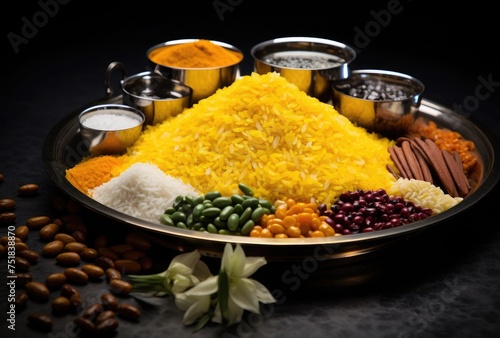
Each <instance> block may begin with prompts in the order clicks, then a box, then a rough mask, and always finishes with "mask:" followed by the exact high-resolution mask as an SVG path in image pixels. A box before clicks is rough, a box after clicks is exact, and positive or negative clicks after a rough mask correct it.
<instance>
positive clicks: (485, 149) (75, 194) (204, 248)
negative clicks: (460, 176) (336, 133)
mask: <svg viewBox="0 0 500 338" xmlns="http://www.w3.org/2000/svg"><path fill="white" fill-rule="evenodd" d="M121 102H122V98H121V96H114V97H107V98H105V99H102V100H97V101H95V102H92V104H91V105H94V104H104V103H121ZM89 106H90V105H89ZM85 108H87V106H86V107H82V108H81V109H78V110H76V111H74V112H72V113H70V114H69V115H68V116H67V117H66V118H64V119H62V120H61V121H60V122H59V123H57V124H56V125H55V126H54V127H53V129H52V130H51V131H50V132H49V134H48V136H47V138H46V139H45V142H44V144H43V150H42V161H43V166H44V168H45V170H46V172H47V174H48V175H49V177H50V178H51V180H52V181H53V182H54V184H55V185H56V186H57V187H58V188H60V189H61V190H62V191H63V192H65V193H66V194H67V195H69V197H71V198H73V199H74V200H76V201H77V202H79V203H81V204H82V205H83V206H85V207H87V208H89V209H91V210H93V211H95V212H97V213H99V214H102V215H104V216H105V217H107V218H110V219H113V220H115V221H118V222H121V223H125V224H127V225H129V226H131V227H133V228H135V229H137V230H138V231H141V232H144V233H145V234H147V235H149V236H150V237H151V238H154V239H155V240H156V241H157V242H159V243H160V244H161V245H163V246H165V247H167V248H169V249H173V250H178V251H190V250H194V249H198V250H199V251H200V253H201V254H202V255H205V256H211V257H221V255H222V252H223V249H224V245H225V244H226V243H227V242H230V243H240V244H241V245H242V246H243V248H244V249H245V252H246V253H247V255H257V256H265V257H266V259H267V260H268V261H274V262H293V261H303V260H304V259H306V258H308V257H312V258H314V259H316V260H318V261H320V260H321V261H330V262H333V261H336V262H338V261H339V260H341V261H346V260H345V259H347V258H350V259H353V258H354V259H357V258H359V257H362V256H367V255H368V256H373V255H372V254H374V253H376V252H378V251H380V250H381V249H383V248H386V247H390V246H392V245H393V244H395V243H399V242H401V241H404V240H405V239H408V238H409V237H411V236H414V235H415V234H417V233H421V232H422V231H424V230H426V229H429V228H431V227H434V226H437V225H440V224H443V223H445V222H449V221H450V220H451V219H452V218H454V217H456V216H457V215H459V214H460V213H463V212H464V211H465V210H467V209H468V208H470V207H471V206H473V205H475V204H476V203H478V202H479V201H481V199H482V198H483V197H485V196H486V195H487V194H488V193H489V192H490V191H491V190H492V189H493V187H494V186H495V185H496V184H497V183H498V181H499V179H500V162H499V159H498V156H497V154H496V153H495V149H498V143H497V142H498V141H497V140H496V139H495V138H493V137H492V136H491V135H488V134H487V132H486V130H484V129H482V128H479V127H478V126H477V125H476V124H474V123H473V122H471V121H470V120H468V119H467V118H465V117H464V116H462V115H460V114H458V113H456V112H454V111H452V110H450V109H448V108H446V107H444V106H442V105H439V104H437V103H434V102H431V101H428V100H426V99H423V100H422V103H421V106H420V110H419V115H420V116H421V117H423V118H424V119H426V120H429V121H430V120H432V121H435V122H436V123H437V125H438V126H440V127H443V128H448V129H451V130H455V131H457V132H459V133H460V134H461V135H462V136H463V137H464V138H466V139H469V140H471V141H472V142H474V144H475V146H476V152H477V155H478V159H479V160H478V165H477V167H476V169H475V170H474V171H473V173H472V176H471V177H470V178H471V179H472V180H473V181H475V182H476V184H475V188H474V191H473V192H472V193H471V194H469V195H468V196H467V197H466V198H465V199H464V200H463V201H462V202H460V203H459V204H457V205H456V206H454V207H452V208H450V209H449V210H447V211H445V212H442V213H440V214H438V215H435V216H432V217H430V218H427V219H424V220H421V221H417V222H413V223H411V224H407V225H403V226H399V227H396V228H392V229H386V230H380V231H375V232H368V233H361V234H353V235H346V236H335V237H325V238H303V239H300V238H297V239H295V238H293V239H292V238H288V239H275V238H268V239H266V238H251V237H247V236H230V235H219V234H210V233H202V232H197V231H193V230H184V229H178V228H174V227H167V226H165V225H162V224H156V223H152V222H149V221H145V220H142V219H138V218H135V217H132V216H129V215H126V214H124V213H122V212H119V211H116V210H114V209H111V208H109V207H107V206H105V205H103V204H100V203H99V202H97V201H95V200H93V199H92V198H90V197H88V196H86V195H85V194H83V193H81V192H80V191H79V190H77V189H76V188H75V187H73V186H72V185H71V183H69V182H68V181H67V180H66V178H65V172H66V170H67V169H69V168H71V167H73V166H75V165H76V164H78V163H79V162H80V161H81V159H82V158H83V157H84V156H87V155H88V150H87V149H86V147H85V145H84V143H83V141H82V139H81V136H80V133H79V127H78V122H77V116H78V113H79V112H81V110H83V109H85Z"/></svg>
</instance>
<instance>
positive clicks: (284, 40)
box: [250, 36, 357, 71]
mask: <svg viewBox="0 0 500 338" xmlns="http://www.w3.org/2000/svg"><path fill="white" fill-rule="evenodd" d="M304 42H305V43H308V44H309V46H330V47H335V48H338V49H339V50H343V51H347V53H348V56H349V57H348V58H347V57H344V56H342V58H343V59H344V62H339V65H338V66H336V67H321V68H297V67H283V66H277V65H275V64H272V63H269V62H266V61H265V60H264V59H263V58H262V57H259V56H257V54H258V53H259V52H261V51H262V50H264V49H265V48H266V47H269V46H279V45H283V46H287V44H290V43H304ZM295 50H297V49H290V48H288V49H287V50H283V51H295ZM298 50H302V49H298ZM311 51H316V50H314V49H313V50H311ZM268 54H269V53H268ZM268 54H265V55H268ZM250 55H251V56H252V57H253V59H254V60H255V61H259V62H262V63H263V64H266V65H269V66H271V67H277V68H281V69H295V70H305V71H311V70H327V69H335V68H340V67H342V66H343V65H349V64H350V63H351V62H353V61H354V60H355V59H356V57H357V52H356V50H355V49H354V48H353V47H351V46H350V45H348V44H345V43H342V42H339V41H335V40H330V39H325V38H317V37H307V36H296V37H281V38H275V39H270V40H266V41H262V42H260V43H258V44H256V45H254V46H253V47H252V48H251V49H250Z"/></svg>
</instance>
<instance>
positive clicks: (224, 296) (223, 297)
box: [217, 269, 229, 321]
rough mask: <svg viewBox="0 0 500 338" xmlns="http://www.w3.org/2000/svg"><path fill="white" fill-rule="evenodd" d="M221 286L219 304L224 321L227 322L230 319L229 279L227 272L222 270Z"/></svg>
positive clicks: (218, 297) (220, 273)
mask: <svg viewBox="0 0 500 338" xmlns="http://www.w3.org/2000/svg"><path fill="white" fill-rule="evenodd" d="M218 282H219V285H218V289H219V290H218V292H217V300H218V302H219V307H220V311H221V315H222V319H223V320H224V321H226V320H227V319H228V318H229V317H228V307H229V305H228V302H229V278H228V276H227V273H226V270H223V269H221V271H220V272H219V281H218Z"/></svg>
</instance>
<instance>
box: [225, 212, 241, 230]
mask: <svg viewBox="0 0 500 338" xmlns="http://www.w3.org/2000/svg"><path fill="white" fill-rule="evenodd" d="M239 224H240V216H239V215H238V214H231V216H229V219H228V220H227V228H228V229H229V230H231V231H235V230H236V229H238V226H239Z"/></svg>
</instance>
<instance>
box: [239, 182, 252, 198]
mask: <svg viewBox="0 0 500 338" xmlns="http://www.w3.org/2000/svg"><path fill="white" fill-rule="evenodd" d="M238 188H239V189H240V190H241V192H242V193H243V195H247V196H253V190H252V189H251V188H250V187H249V186H247V185H246V184H243V183H238Z"/></svg>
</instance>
